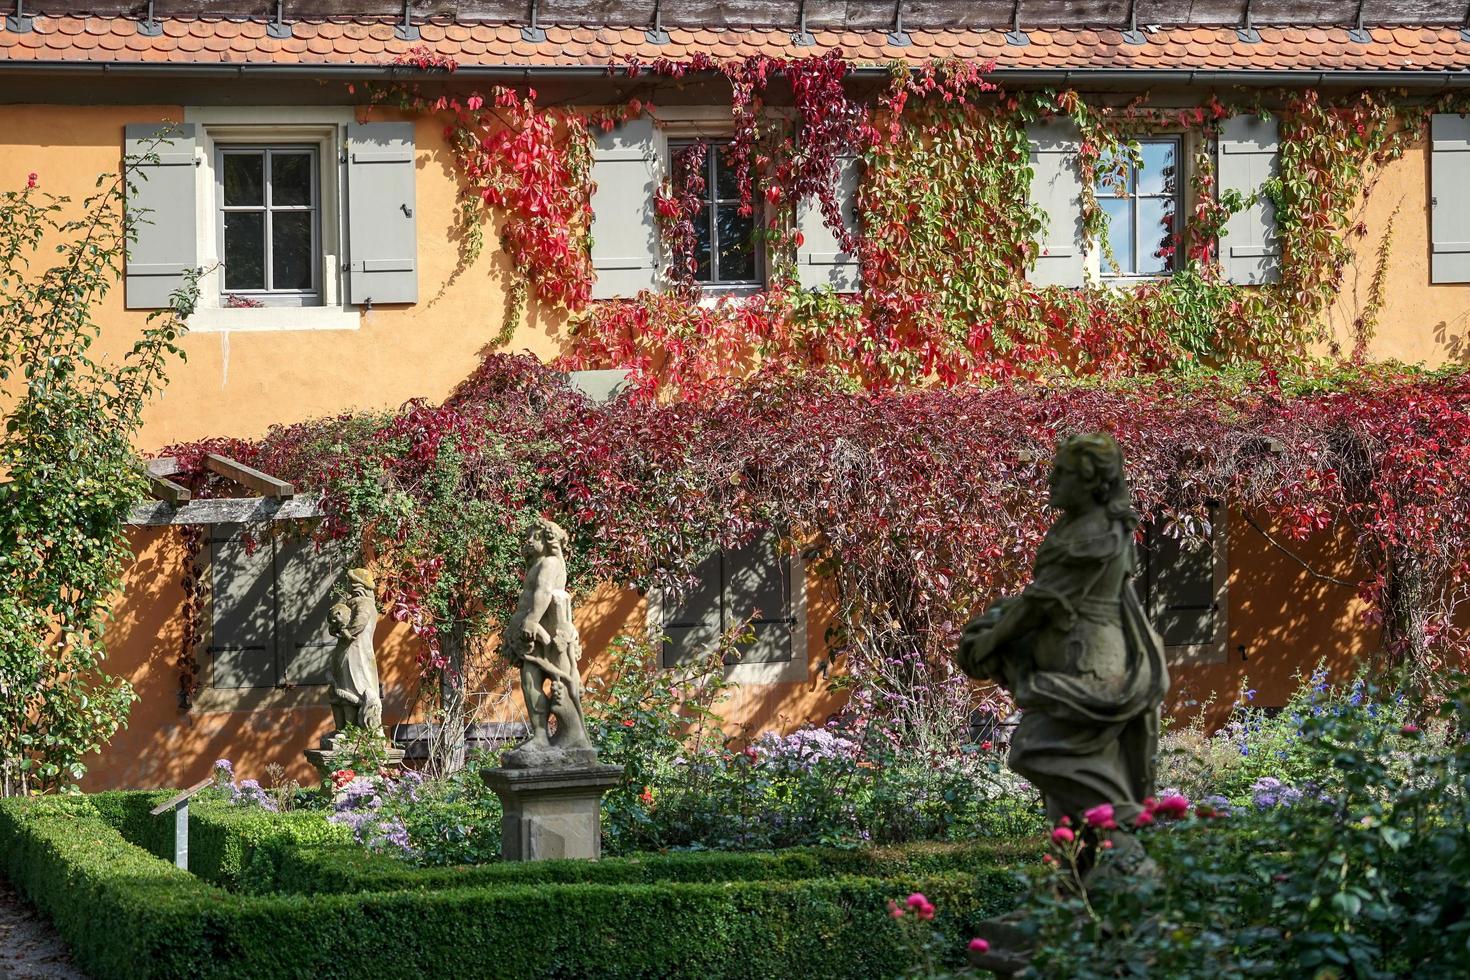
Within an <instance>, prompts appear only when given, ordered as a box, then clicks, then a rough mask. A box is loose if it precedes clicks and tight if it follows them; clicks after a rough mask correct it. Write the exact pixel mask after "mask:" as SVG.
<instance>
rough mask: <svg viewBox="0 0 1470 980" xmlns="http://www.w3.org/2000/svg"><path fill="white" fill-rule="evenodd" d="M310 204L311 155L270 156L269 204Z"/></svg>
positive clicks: (281, 154)
mask: <svg viewBox="0 0 1470 980" xmlns="http://www.w3.org/2000/svg"><path fill="white" fill-rule="evenodd" d="M310 203H311V154H310V153H272V154H271V204H272V205H274V206H277V207H280V206H282V205H291V204H310Z"/></svg>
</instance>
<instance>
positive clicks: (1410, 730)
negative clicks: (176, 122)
mask: <svg viewBox="0 0 1470 980" xmlns="http://www.w3.org/2000/svg"><path fill="white" fill-rule="evenodd" d="M31 176H32V177H34V176H36V175H35V174H31ZM31 186H32V187H35V186H36V185H35V184H32V185H31ZM1399 731H1401V732H1403V733H1404V734H1405V735H1418V734H1419V726H1418V725H1416V724H1414V723H1413V722H1412V721H1411V722H1409V723H1408V724H1407V725H1405V726H1404V727H1403V728H1400V729H1399Z"/></svg>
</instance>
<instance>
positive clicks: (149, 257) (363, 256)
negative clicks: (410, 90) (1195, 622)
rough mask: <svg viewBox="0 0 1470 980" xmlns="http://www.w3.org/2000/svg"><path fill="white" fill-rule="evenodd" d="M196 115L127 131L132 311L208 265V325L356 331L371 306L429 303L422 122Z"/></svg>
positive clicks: (281, 112)
mask: <svg viewBox="0 0 1470 980" xmlns="http://www.w3.org/2000/svg"><path fill="white" fill-rule="evenodd" d="M184 117H185V118H184V121H183V122H182V123H129V124H127V125H126V126H125V127H124V133H123V152H124V154H125V156H127V157H128V158H129V159H130V160H131V161H134V163H133V164H132V165H133V166H134V167H135V172H136V175H137V179H136V180H135V181H133V182H131V183H130V186H129V188H128V193H127V196H126V200H125V208H126V210H127V213H128V215H129V218H130V222H129V223H130V230H131V232H132V233H133V236H134V237H133V240H132V241H130V242H129V245H128V249H127V261H126V268H125V289H124V302H125V305H126V307H127V308H128V309H161V308H164V307H166V306H168V305H169V297H170V296H171V295H172V294H173V293H174V292H176V291H177V290H178V289H180V288H181V287H182V286H183V285H184V284H185V282H186V280H187V277H188V275H189V274H190V272H191V270H195V269H197V270H200V271H201V278H200V280H199V303H198V307H197V309H196V311H195V313H194V315H193V316H191V317H190V320H189V326H190V328H191V329H193V330H196V331H197V330H206V331H214V330H303V329H356V328H357V327H358V325H359V324H360V315H361V310H363V309H369V308H371V307H373V306H375V305H390V304H407V303H415V302H417V301H418V250H417V240H418V236H417V225H416V218H415V212H416V210H417V206H416V205H417V201H416V197H415V193H416V192H415V172H416V169H417V165H416V151H415V145H414V124H413V123H411V122H371V123H360V122H357V121H356V119H355V117H354V113H353V110H352V109H351V108H350V107H299V108H298V107H281V106H262V107H246V106H204V107H189V108H187V109H186V110H185V113H184ZM135 214H136V215H137V218H136V220H133V219H132V216H133V215H135Z"/></svg>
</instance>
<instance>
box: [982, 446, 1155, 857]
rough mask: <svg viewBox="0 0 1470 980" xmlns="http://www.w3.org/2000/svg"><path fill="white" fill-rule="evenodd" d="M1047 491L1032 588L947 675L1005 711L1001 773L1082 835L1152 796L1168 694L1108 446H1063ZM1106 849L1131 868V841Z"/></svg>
mask: <svg viewBox="0 0 1470 980" xmlns="http://www.w3.org/2000/svg"><path fill="white" fill-rule="evenodd" d="M1050 485H1051V497H1050V500H1049V503H1050V504H1051V506H1052V507H1055V508H1056V509H1058V510H1060V511H1061V516H1060V517H1058V518H1057V520H1056V523H1054V524H1053V525H1052V526H1051V530H1049V531H1048V532H1047V534H1046V538H1045V540H1043V541H1042V544H1041V548H1040V550H1039V551H1038V552H1037V555H1036V564H1035V568H1034V571H1033V574H1032V581H1031V584H1030V585H1028V586H1027V587H1026V588H1025V590H1024V591H1022V592H1021V594H1020V595H1017V596H1013V597H1008V598H1004V599H1001V600H999V601H998V602H996V603H995V604H994V605H992V606H991V607H990V608H989V609H987V610H985V612H983V613H982V614H981V615H979V616H977V617H976V618H975V619H974V620H972V621H971V622H970V623H969V625H968V626H966V627H965V631H964V635H963V637H962V638H961V640H960V648H959V657H958V659H959V665H960V667H961V668H962V669H963V670H964V671H965V673H967V674H969V675H970V676H971V677H975V678H978V679H982V680H994V681H996V682H998V683H1000V684H1001V685H1002V686H1004V687H1005V688H1006V689H1007V690H1008V691H1010V692H1011V694H1012V696H1013V697H1014V698H1015V700H1016V704H1017V706H1019V707H1020V709H1021V711H1022V715H1021V722H1020V725H1019V726H1018V727H1017V728H1016V731H1015V734H1014V735H1013V736H1012V739H1011V753H1010V759H1009V764H1010V767H1011V768H1012V769H1014V770H1015V771H1016V772H1018V773H1020V774H1021V775H1022V776H1024V777H1025V778H1026V779H1028V780H1029V781H1030V782H1031V783H1032V784H1033V785H1035V786H1036V787H1037V788H1038V789H1040V790H1041V793H1042V796H1043V797H1044V798H1045V800H1046V810H1047V817H1048V818H1049V819H1050V821H1051V822H1052V824H1054V825H1055V824H1056V823H1059V822H1060V821H1061V819H1062V817H1064V816H1066V817H1070V818H1071V819H1072V821H1073V822H1074V824H1076V825H1077V826H1082V817H1083V814H1084V812H1085V811H1087V810H1088V809H1091V808H1092V807H1095V806H1098V805H1100V804H1103V803H1110V804H1112V806H1113V811H1114V814H1115V819H1116V820H1117V822H1118V824H1119V825H1121V826H1126V825H1127V824H1128V823H1129V822H1130V821H1132V820H1133V818H1134V817H1136V816H1137V815H1138V813H1139V812H1140V810H1141V809H1142V806H1141V802H1142V800H1143V799H1144V798H1145V797H1148V796H1150V795H1152V794H1153V791H1154V756H1155V754H1156V751H1157V748H1158V733H1159V706H1160V704H1161V702H1162V701H1163V698H1164V693H1165V692H1166V691H1167V690H1168V688H1169V674H1168V670H1167V668H1166V667H1165V664H1164V644H1163V640H1162V639H1161V638H1160V637H1159V635H1158V633H1156V632H1154V629H1153V627H1152V626H1151V625H1150V624H1149V621H1148V618H1147V617H1146V615H1145V614H1144V611H1143V607H1142V605H1141V604H1140V603H1139V601H1138V596H1137V595H1136V594H1135V593H1134V591H1133V583H1132V579H1133V576H1134V575H1135V574H1136V573H1137V569H1138V565H1137V563H1138V557H1137V553H1136V552H1135V550H1134V546H1133V535H1134V531H1135V529H1136V528H1137V527H1138V522H1139V517H1138V514H1137V513H1136V512H1135V511H1134V510H1133V507H1132V505H1131V502H1130V500H1129V493H1128V483H1127V480H1126V479H1125V478H1124V474H1123V454H1122V452H1121V451H1120V450H1119V448H1118V444H1117V442H1115V441H1114V440H1113V438H1112V437H1111V436H1108V435H1079V436H1073V437H1072V438H1070V439H1067V440H1065V441H1064V442H1062V444H1061V445H1060V446H1059V447H1058V449H1057V458H1056V462H1055V463H1054V464H1053V466H1052V471H1051V481H1050ZM1114 848H1115V852H1116V857H1117V858H1118V859H1119V860H1118V862H1117V863H1118V864H1119V865H1120V866H1121V867H1122V868H1123V869H1124V870H1128V869H1129V864H1130V862H1131V863H1132V864H1133V865H1134V866H1135V867H1136V865H1137V864H1138V862H1139V861H1141V860H1143V856H1142V849H1141V848H1139V847H1138V846H1137V842H1136V841H1134V840H1133V839H1132V837H1131V835H1128V834H1125V833H1119V834H1117V835H1115V840H1114ZM1092 850H1095V849H1089V851H1092Z"/></svg>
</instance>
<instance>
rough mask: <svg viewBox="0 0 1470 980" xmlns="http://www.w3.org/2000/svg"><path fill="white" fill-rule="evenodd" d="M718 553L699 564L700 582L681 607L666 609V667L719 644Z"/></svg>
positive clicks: (719, 579)
mask: <svg viewBox="0 0 1470 980" xmlns="http://www.w3.org/2000/svg"><path fill="white" fill-rule="evenodd" d="M721 567H722V557H721V554H720V553H719V552H718V551H717V552H715V553H714V554H713V555H710V556H709V557H708V558H706V559H705V560H704V561H702V562H700V563H699V567H698V568H697V569H696V570H695V575H697V576H698V579H699V582H698V584H697V585H696V586H695V587H694V589H693V590H691V591H690V592H689V594H688V595H686V596H685V597H684V600H683V602H681V603H680V604H679V605H678V606H675V607H669V608H665V609H664V622H663V628H664V649H663V665H664V666H665V667H676V666H678V665H679V664H681V663H684V662H685V661H688V660H691V659H693V658H694V657H697V656H699V655H700V654H705V653H708V652H709V651H710V650H713V649H714V648H715V646H716V644H718V643H719V641H720V628H721V623H722V619H721V615H720V581H721V576H720V569H721Z"/></svg>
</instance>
